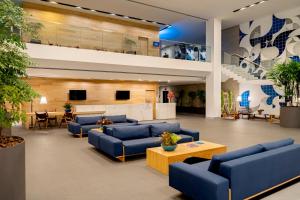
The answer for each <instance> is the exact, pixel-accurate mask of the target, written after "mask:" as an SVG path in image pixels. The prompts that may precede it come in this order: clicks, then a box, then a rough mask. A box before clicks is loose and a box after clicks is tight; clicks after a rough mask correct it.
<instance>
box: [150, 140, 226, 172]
mask: <svg viewBox="0 0 300 200" xmlns="http://www.w3.org/2000/svg"><path fill="white" fill-rule="evenodd" d="M201 142H203V144H197V142H189V143H183V144H178V145H177V148H176V149H175V151H172V152H167V151H164V150H163V149H162V147H155V148H148V149H147V158H146V160H147V165H148V166H149V167H151V168H154V169H156V170H157V171H159V172H161V173H163V174H166V175H168V174H169V165H170V164H172V163H175V162H182V161H184V160H185V159H187V158H190V157H198V158H206V159H211V158H212V156H213V155H216V154H222V153H225V152H226V150H227V147H226V146H225V145H222V144H215V143H212V142H206V141H201Z"/></svg>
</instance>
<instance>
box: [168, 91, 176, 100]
mask: <svg viewBox="0 0 300 200" xmlns="http://www.w3.org/2000/svg"><path fill="white" fill-rule="evenodd" d="M174 98H175V94H174V92H172V91H169V92H168V99H169V102H172V100H173V99H174Z"/></svg>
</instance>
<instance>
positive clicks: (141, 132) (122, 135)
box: [112, 125, 150, 140]
mask: <svg viewBox="0 0 300 200" xmlns="http://www.w3.org/2000/svg"><path fill="white" fill-rule="evenodd" d="M112 136H113V137H116V138H118V139H120V140H132V139H140V138H146V137H150V131H149V126H148V125H137V126H116V127H113V128H112Z"/></svg>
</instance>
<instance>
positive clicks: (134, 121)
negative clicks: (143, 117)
mask: <svg viewBox="0 0 300 200" xmlns="http://www.w3.org/2000/svg"><path fill="white" fill-rule="evenodd" d="M126 121H127V122H129V123H136V124H137V123H138V120H136V119H131V118H126Z"/></svg>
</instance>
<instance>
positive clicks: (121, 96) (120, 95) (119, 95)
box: [116, 90, 130, 100]
mask: <svg viewBox="0 0 300 200" xmlns="http://www.w3.org/2000/svg"><path fill="white" fill-rule="evenodd" d="M128 99H130V91H128V90H117V91H116V100H128Z"/></svg>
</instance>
